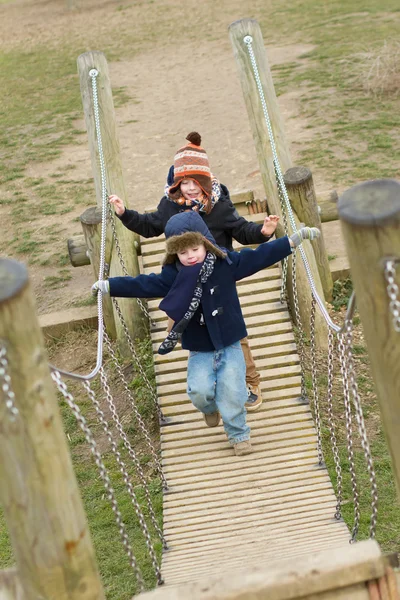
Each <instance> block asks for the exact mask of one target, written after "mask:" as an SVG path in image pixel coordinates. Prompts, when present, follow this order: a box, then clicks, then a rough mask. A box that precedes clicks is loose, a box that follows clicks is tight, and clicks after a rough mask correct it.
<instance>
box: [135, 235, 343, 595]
mask: <svg viewBox="0 0 400 600" xmlns="http://www.w3.org/2000/svg"><path fill="white" fill-rule="evenodd" d="M236 247H237V248H240V246H238V245H236ZM164 252H165V240H164V237H163V238H157V239H155V240H154V239H153V240H142V259H143V272H144V273H151V272H158V271H159V270H160V268H161V267H160V264H161V260H162V257H163V255H164ZM280 284H281V277H280V269H279V268H278V267H270V268H268V269H265V270H264V271H261V272H259V273H257V274H256V275H253V276H252V277H249V278H247V279H245V280H243V281H240V282H238V291H239V297H240V302H241V306H242V310H243V314H244V317H245V321H246V325H247V330H248V335H249V339H250V347H251V350H252V354H253V356H254V359H255V361H256V365H257V369H258V371H259V372H260V374H261V390H262V396H263V404H262V407H261V409H260V410H258V411H257V412H255V413H248V419H247V420H248V423H249V425H250V427H251V441H252V445H253V446H254V453H253V454H251V455H248V456H243V457H236V456H235V455H234V453H233V449H232V448H231V447H230V446H229V443H228V441H227V438H226V435H225V432H224V430H223V427H222V424H221V425H220V426H219V427H217V428H212V429H210V428H208V427H207V426H206V424H205V423H204V421H203V418H202V415H201V413H199V412H198V411H197V410H196V409H195V408H194V407H193V406H192V404H191V402H190V401H189V398H188V396H187V394H186V391H185V390H186V365H187V354H188V353H187V352H186V351H184V350H180V349H176V350H174V351H173V352H172V353H171V354H168V355H166V356H160V355H158V354H157V348H158V346H159V344H160V342H161V341H162V340H163V339H164V338H165V335H166V317H165V313H163V312H162V311H160V310H158V304H159V301H158V300H151V301H150V302H149V309H150V314H151V318H152V320H153V321H154V322H155V325H154V326H152V331H151V337H152V341H153V351H154V362H155V370H156V382H157V394H158V398H159V402H160V406H161V408H162V411H163V413H164V415H165V417H167V419H168V423H167V424H166V425H164V426H163V427H162V428H161V449H162V462H163V468H164V472H165V475H166V477H167V480H168V485H169V491H168V492H166V493H165V495H164V509H163V512H164V534H165V536H166V539H167V542H168V545H169V549H168V550H167V551H165V553H164V556H163V561H162V572H163V576H164V579H165V582H166V584H168V585H176V584H180V583H186V582H194V581H197V580H200V579H203V578H204V577H205V576H212V575H217V574H219V573H221V571H227V570H232V569H239V568H241V569H243V568H246V566H247V567H250V566H255V565H257V564H259V563H260V562H261V561H262V562H263V563H264V564H271V563H272V561H274V562H276V561H279V560H280V559H283V558H288V557H292V556H293V557H295V556H300V555H302V554H307V553H309V552H315V551H318V550H323V549H328V548H333V547H336V546H343V545H346V547H347V546H348V543H349V537H350V536H349V531H348V529H347V527H346V525H345V524H344V522H343V521H337V520H336V519H335V518H334V513H335V507H336V498H335V494H334V490H333V488H332V484H331V481H330V478H329V476H328V472H327V470H326V468H325V467H322V466H319V464H318V454H317V436H316V431H315V427H314V421H313V418H312V415H311V413H310V408H309V406H308V405H307V404H304V403H303V402H302V401H301V400H300V396H301V386H300V383H301V377H300V375H301V371H300V364H299V357H298V354H297V350H296V345H295V340H294V335H293V329H292V323H291V321H290V317H289V313H288V311H287V308H286V306H285V305H283V304H281V302H280V299H279V295H280Z"/></svg>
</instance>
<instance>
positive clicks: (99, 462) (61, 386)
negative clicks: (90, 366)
mask: <svg viewBox="0 0 400 600" xmlns="http://www.w3.org/2000/svg"><path fill="white" fill-rule="evenodd" d="M51 377H52V379H53V381H54V382H55V384H56V386H57V388H58V390H59V392H60V393H61V394H62V395H63V397H64V398H65V400H66V402H67V404H68V406H69V407H70V409H71V410H72V413H73V415H74V417H75V418H76V420H77V422H78V424H79V427H80V428H81V430H82V432H83V434H84V435H85V438H86V441H87V443H88V444H89V446H90V450H91V452H92V454H93V456H94V460H95V463H96V466H97V468H98V470H99V474H100V477H101V479H102V481H103V485H104V487H105V489H106V492H107V498H108V500H109V501H110V503H111V508H112V511H113V513H114V517H115V520H116V523H117V526H118V530H119V534H120V536H121V540H122V544H123V547H124V549H125V552H126V554H127V555H128V559H129V564H130V566H131V567H132V569H133V571H134V573H135V575H136V579H137V582H138V584H139V587H140V590H141V591H143V590H144V581H143V576H142V573H141V570H140V568H139V566H138V564H137V560H136V557H135V555H134V552H133V550H132V546H131V544H130V542H129V536H128V533H127V529H126V525H125V523H124V522H123V520H122V515H121V512H120V510H119V507H118V502H117V498H116V496H115V491H114V489H113V487H112V485H111V481H110V477H109V475H108V471H107V468H106V466H105V464H104V461H103V459H102V457H101V454H100V452H99V450H98V448H97V444H96V442H95V439H94V437H93V434H92V432H91V430H90V429H89V427H88V425H87V423H86V419H85V417H84V416H83V415H82V413H81V411H80V408H79V406H78V405H77V403H76V402H75V399H74V397H73V396H72V394H71V393H70V392H69V391H68V388H67V386H66V384H65V383H64V381H62V379H61V376H60V373H59V372H58V371H53V372H52V373H51Z"/></svg>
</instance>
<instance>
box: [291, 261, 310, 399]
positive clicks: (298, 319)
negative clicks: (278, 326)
mask: <svg viewBox="0 0 400 600" xmlns="http://www.w3.org/2000/svg"><path fill="white" fill-rule="evenodd" d="M296 269H297V260H296V252H293V254H292V282H293V300H294V312H295V319H296V327H297V331H298V340H297V346H298V350H299V358H300V372H301V397H302V398H303V400H304V401H305V400H307V387H306V376H305V372H304V365H305V362H306V361H305V351H304V329H303V323H302V322H301V315H300V307H299V297H298V294H297V277H296V273H297V271H296Z"/></svg>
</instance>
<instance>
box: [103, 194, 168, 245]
mask: <svg viewBox="0 0 400 600" xmlns="http://www.w3.org/2000/svg"><path fill="white" fill-rule="evenodd" d="M109 202H110V204H111V205H112V206H114V209H115V214H116V215H117V217H118V218H119V219H120V220H121V221H122V223H123V224H124V225H125V227H126V228H127V229H130V230H131V231H134V232H135V233H138V234H139V235H142V236H143V237H145V238H151V237H158V236H159V235H161V234H162V233H164V227H163V225H162V220H161V216H160V213H159V207H160V204H159V205H158V207H157V210H155V211H154V212H151V213H145V214H141V213H138V212H137V210H131V209H129V208H125V205H124V203H123V201H122V200H121V198H120V197H119V196H117V195H116V194H111V195H110V196H109Z"/></svg>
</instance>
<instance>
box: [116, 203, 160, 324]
mask: <svg viewBox="0 0 400 600" xmlns="http://www.w3.org/2000/svg"><path fill="white" fill-rule="evenodd" d="M108 214H109V216H110V223H111V229H112V234H113V238H114V244H115V248H116V250H117V254H118V258H119V262H120V265H121V267H122V271H123V273H124V275H125V276H129V273H128V270H127V268H126V265H125V262H124V258H123V256H122V251H121V246H120V244H119V239H118V235H117V228H116V226H115V216H114V211H113V210H112V208H111V206H110V205H108ZM135 300H136V302H137V303H138V305H139V306H140V309H141V310H142V312H143V313H144V314H145V315H146V317H147V318H148V319H149V321H150V323H151V324H152V325H153V326H154V325H155V323H154V321H153V320H152V319H151V317H150V313H149V312H148V310H147V308H146V306H145V305H144V304H143V302H142V301H141V299H140V298H135Z"/></svg>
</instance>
